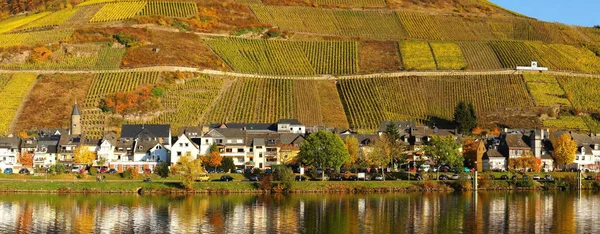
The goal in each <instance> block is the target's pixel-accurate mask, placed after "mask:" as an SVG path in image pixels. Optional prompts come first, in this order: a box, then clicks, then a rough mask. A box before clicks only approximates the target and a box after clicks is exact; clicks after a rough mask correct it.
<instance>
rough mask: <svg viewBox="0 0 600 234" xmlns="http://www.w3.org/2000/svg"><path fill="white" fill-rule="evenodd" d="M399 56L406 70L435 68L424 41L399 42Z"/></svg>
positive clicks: (427, 45)
mask: <svg viewBox="0 0 600 234" xmlns="http://www.w3.org/2000/svg"><path fill="white" fill-rule="evenodd" d="M400 56H401V57H402V63H403V64H404V69H406V70H435V68H436V64H435V60H434V58H433V54H432V53H431V48H430V47H429V43H427V42H426V41H402V42H400Z"/></svg>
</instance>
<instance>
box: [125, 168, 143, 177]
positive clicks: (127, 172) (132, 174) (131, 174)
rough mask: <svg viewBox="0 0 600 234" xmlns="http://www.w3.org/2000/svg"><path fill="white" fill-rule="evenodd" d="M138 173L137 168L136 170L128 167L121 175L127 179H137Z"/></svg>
mask: <svg viewBox="0 0 600 234" xmlns="http://www.w3.org/2000/svg"><path fill="white" fill-rule="evenodd" d="M138 175H139V173H138V172H137V170H134V169H133V168H127V170H125V171H124V172H123V173H121V177H123V178H126V179H135V178H137V177H138Z"/></svg>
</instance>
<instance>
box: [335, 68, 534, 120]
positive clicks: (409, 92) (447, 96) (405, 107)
mask: <svg viewBox="0 0 600 234" xmlns="http://www.w3.org/2000/svg"><path fill="white" fill-rule="evenodd" d="M338 85H339V89H340V96H341V99H342V101H343V103H344V106H345V109H346V110H347V115H348V120H349V121H350V126H351V127H352V128H355V129H365V130H373V129H377V128H378V127H379V123H380V122H381V121H382V120H388V119H396V120H403V119H409V120H416V121H420V122H429V121H435V119H441V120H446V121H448V120H451V119H452V115H453V112H454V108H455V106H456V105H457V104H458V102H460V101H467V102H472V103H473V105H474V106H475V109H476V111H477V113H478V114H485V113H487V112H491V111H495V110H498V109H503V108H515V107H523V108H529V107H532V106H533V103H532V101H531V98H530V97H529V94H528V93H527V89H526V87H525V84H524V83H523V81H522V79H521V77H520V76H519V75H493V76H492V75H490V76H431V77H397V78H373V79H345V80H341V81H339V84H338Z"/></svg>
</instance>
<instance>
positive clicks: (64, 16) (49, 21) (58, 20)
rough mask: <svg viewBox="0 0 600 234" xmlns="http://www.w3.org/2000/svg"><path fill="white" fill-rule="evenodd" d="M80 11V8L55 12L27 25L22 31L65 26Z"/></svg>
mask: <svg viewBox="0 0 600 234" xmlns="http://www.w3.org/2000/svg"><path fill="white" fill-rule="evenodd" d="M78 10H79V8H72V9H64V10H60V11H57V12H53V13H52V14H49V15H47V16H45V17H43V18H41V19H39V20H36V21H33V22H32V23H30V24H27V25H25V26H24V27H22V28H20V29H22V30H30V29H35V28H48V27H54V26H59V25H61V24H63V23H64V22H66V21H67V20H68V19H69V18H71V17H72V16H73V15H75V14H76V13H77V11H78Z"/></svg>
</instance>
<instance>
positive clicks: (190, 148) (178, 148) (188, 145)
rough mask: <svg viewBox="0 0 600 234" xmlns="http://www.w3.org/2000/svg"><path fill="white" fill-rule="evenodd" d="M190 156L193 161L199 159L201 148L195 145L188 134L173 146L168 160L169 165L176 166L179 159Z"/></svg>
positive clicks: (183, 135) (181, 136)
mask: <svg viewBox="0 0 600 234" xmlns="http://www.w3.org/2000/svg"><path fill="white" fill-rule="evenodd" d="M186 155H189V156H191V157H192V159H197V158H198V156H199V155H200V147H199V146H198V144H196V143H194V142H193V141H192V139H190V138H189V137H188V135H186V134H181V135H180V136H179V137H178V138H177V141H175V143H173V146H171V153H170V154H169V157H168V158H167V162H169V164H175V163H177V162H179V158H181V157H183V156H186Z"/></svg>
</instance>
